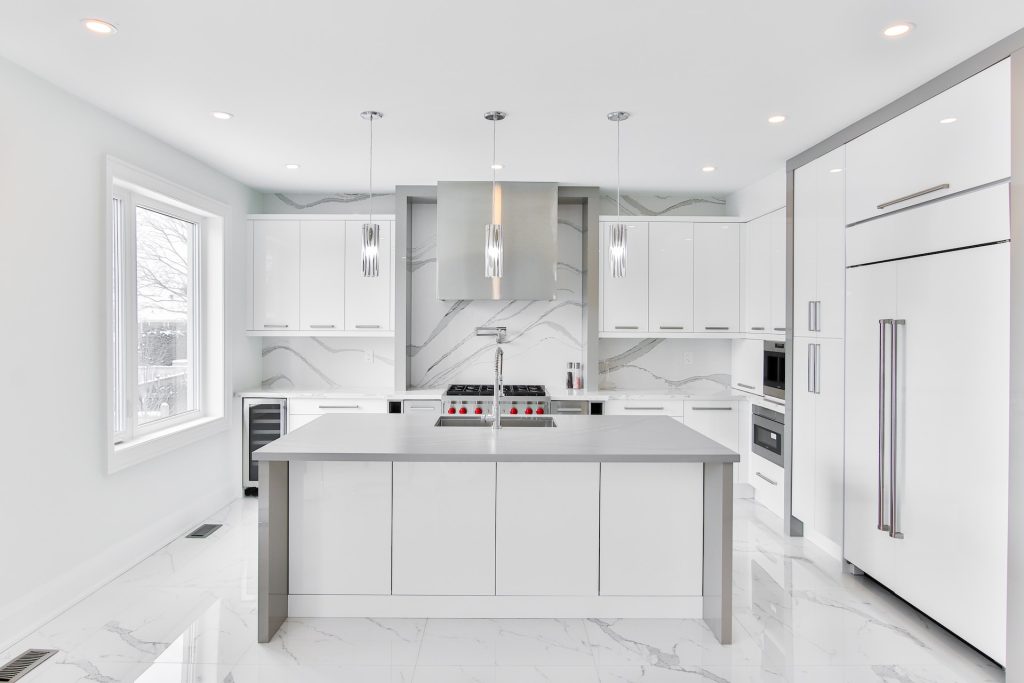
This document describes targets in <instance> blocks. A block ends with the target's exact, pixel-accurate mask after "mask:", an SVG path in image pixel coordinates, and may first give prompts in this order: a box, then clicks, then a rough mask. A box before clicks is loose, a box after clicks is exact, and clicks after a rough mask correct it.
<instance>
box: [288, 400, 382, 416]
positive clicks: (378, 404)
mask: <svg viewBox="0 0 1024 683" xmlns="http://www.w3.org/2000/svg"><path fill="white" fill-rule="evenodd" d="M386 412H388V402H387V400H386V399H383V398H367V397H365V396H360V397H356V398H326V397H325V398H290V399H288V414H289V416H294V415H324V414H327V413H386Z"/></svg>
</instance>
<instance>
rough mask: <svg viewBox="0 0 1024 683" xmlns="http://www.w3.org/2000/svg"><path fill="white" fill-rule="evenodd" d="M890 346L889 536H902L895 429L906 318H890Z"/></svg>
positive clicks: (896, 433) (897, 537) (896, 431)
mask: <svg viewBox="0 0 1024 683" xmlns="http://www.w3.org/2000/svg"><path fill="white" fill-rule="evenodd" d="M890 322H891V323H892V346H891V347H890V353H891V355H890V363H889V366H890V367H889V373H890V375H889V537H890V538H896V539H899V538H903V532H901V531H900V530H899V525H898V520H897V515H896V508H897V505H898V503H899V500H898V495H897V491H896V483H897V479H896V450H897V449H896V444H897V441H898V434H899V433H898V430H897V418H898V416H897V412H898V411H897V406H898V402H897V397H898V387H897V378H898V377H899V355H898V353H899V337H900V335H899V329H900V325H905V324H906V322H907V321H906V320H892V321H890Z"/></svg>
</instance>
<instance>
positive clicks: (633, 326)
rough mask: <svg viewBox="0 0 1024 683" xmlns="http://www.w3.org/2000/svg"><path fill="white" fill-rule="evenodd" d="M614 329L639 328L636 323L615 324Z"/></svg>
mask: <svg viewBox="0 0 1024 683" xmlns="http://www.w3.org/2000/svg"><path fill="white" fill-rule="evenodd" d="M615 329H617V330H639V329H640V328H639V327H638V326H637V325H616V326H615Z"/></svg>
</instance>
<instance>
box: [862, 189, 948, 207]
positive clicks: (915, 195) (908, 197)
mask: <svg viewBox="0 0 1024 683" xmlns="http://www.w3.org/2000/svg"><path fill="white" fill-rule="evenodd" d="M948 189H949V183H942V184H941V185H936V186H935V187H929V188H928V189H926V190H920V191H918V192H911V193H910V194H908V195H904V196H902V197H897V198H896V199H890V200H889V201H887V202H882V203H881V204H879V205H878V209H879V210H881V209H884V208H886V207H889V206H892V205H893V204H899V203H900V202H905V201H908V200H911V199H917V198H918V197H923V196H925V195H926V194H931V193H932V192H938V191H939V190H948Z"/></svg>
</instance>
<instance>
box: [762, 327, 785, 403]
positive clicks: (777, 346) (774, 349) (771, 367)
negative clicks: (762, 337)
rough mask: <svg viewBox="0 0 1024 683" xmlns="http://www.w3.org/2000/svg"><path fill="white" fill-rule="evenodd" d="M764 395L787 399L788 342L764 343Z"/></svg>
mask: <svg viewBox="0 0 1024 683" xmlns="http://www.w3.org/2000/svg"><path fill="white" fill-rule="evenodd" d="M764 395H765V396H774V397H775V398H781V399H783V400H785V398H786V342H777V341H766V342H765V343H764Z"/></svg>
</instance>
